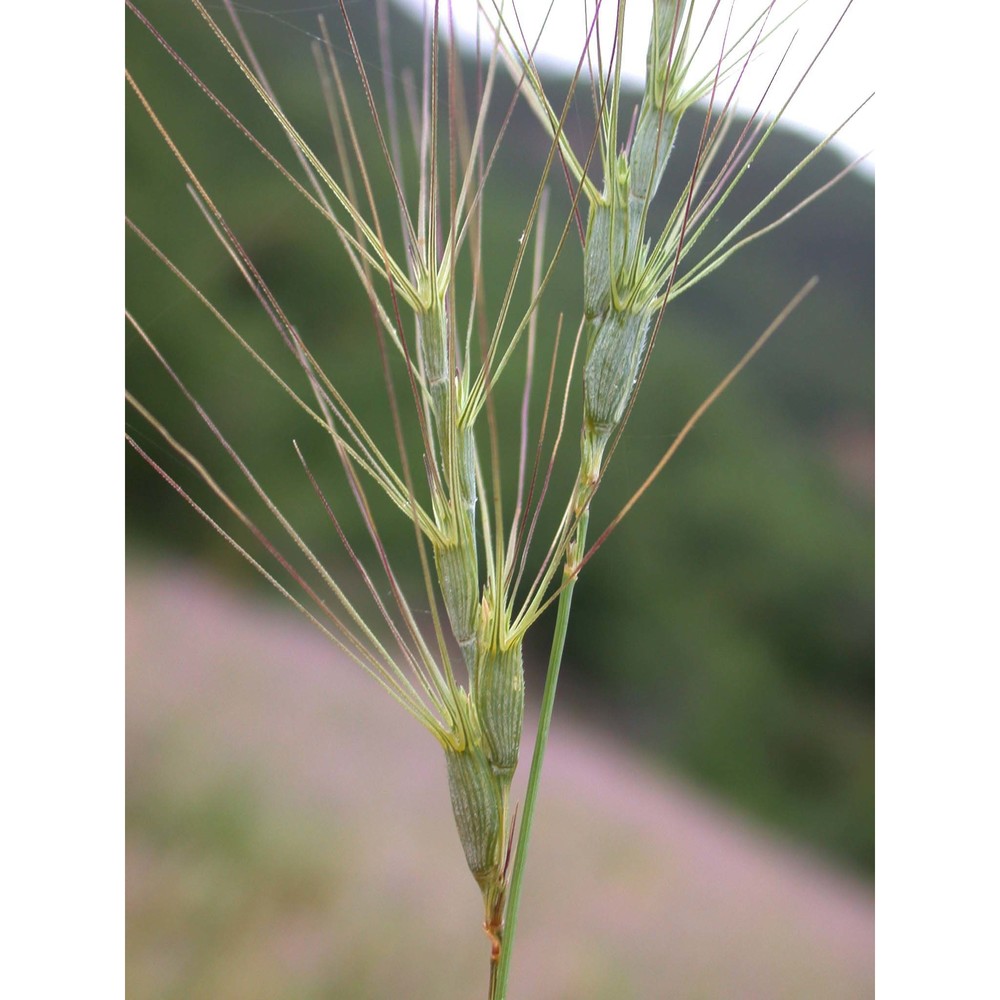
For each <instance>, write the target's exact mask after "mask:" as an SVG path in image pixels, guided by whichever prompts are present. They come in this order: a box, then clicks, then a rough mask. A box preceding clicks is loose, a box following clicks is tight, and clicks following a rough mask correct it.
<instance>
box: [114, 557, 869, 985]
mask: <svg viewBox="0 0 1000 1000" xmlns="http://www.w3.org/2000/svg"><path fill="white" fill-rule="evenodd" d="M127 611H128V642H127V652H128V657H127V659H128V731H127V743H126V750H127V754H128V761H129V768H128V785H127V791H128V811H127V820H128V837H127V844H126V874H127V903H128V929H129V932H128V941H127V960H128V962H127V969H128V971H127V988H128V995H129V997H133V998H135V1000H172V998H183V1000H330V998H338V1000H341V998H342V1000H355V998H356V1000H382V998H389V997H392V998H396V997H399V998H405V1000H468V998H469V997H470V996H481V995H483V994H484V993H485V981H486V977H485V972H486V962H487V955H488V943H487V940H486V937H485V936H484V934H483V932H482V929H481V926H480V919H481V901H480V898H479V893H478V890H477V889H476V886H475V883H474V882H473V881H472V879H471V878H470V877H469V874H468V870H467V869H466V867H465V864H464V859H463V857H462V850H461V847H460V845H459V840H458V836H457V834H456V832H455V829H454V826H453V822H452V817H451V810H450V806H449V801H448V791H447V783H446V782H445V780H444V763H443V760H442V756H441V751H440V749H439V748H438V746H437V745H436V744H435V743H434V741H433V740H432V739H430V738H429V737H428V736H427V734H426V733H425V732H424V731H423V730H422V729H421V728H420V726H419V725H417V724H416V723H415V722H414V721H413V720H411V719H405V720H402V721H401V719H400V713H399V711H398V708H397V706H396V705H394V704H393V703H392V702H391V701H390V700H389V699H388V698H386V697H385V696H384V694H383V692H381V691H380V690H379V689H378V688H376V687H375V685H373V684H371V683H369V682H368V679H367V678H366V677H364V676H362V675H361V674H360V673H359V671H357V670H356V669H355V667H354V665H353V664H351V663H350V662H347V661H345V660H344V658H343V657H341V656H339V655H338V654H336V653H335V651H333V650H331V648H330V646H329V644H328V643H327V642H326V641H325V640H324V639H323V638H322V636H320V635H319V634H318V633H315V632H312V631H310V630H308V629H303V628H302V623H301V621H299V620H298V616H297V615H296V614H295V612H293V611H292V610H291V609H287V608H283V607H280V606H277V607H276V606H274V605H273V604H267V603H264V602H263V601H261V600H254V599H248V597H247V595H245V594H244V595H240V594H238V593H235V592H234V588H233V587H232V586H231V585H230V586H226V585H223V583H222V582H220V580H218V579H213V576H212V574H210V573H206V572H205V571H204V570H203V569H199V570H196V569H194V568H193V567H191V566H186V567H181V566H177V565H170V564H164V563H162V562H160V563H158V564H157V565H156V566H155V567H150V566H138V565H135V564H133V567H132V572H131V574H130V579H129V587H128V595H127ZM547 765H548V771H547V778H546V783H545V794H544V795H543V797H542V800H541V802H540V804H539V809H538V813H537V818H536V823H535V834H534V837H533V840H532V850H531V857H530V859H529V863H528V877H527V879H526V881H525V892H524V896H523V905H522V912H521V918H520V924H519V926H520V931H519V939H518V941H519V943H518V948H517V954H516V957H515V959H514V963H513V970H512V971H513V975H512V982H511V995H512V996H516V997H518V998H519V1000H570V998H572V1000H656V998H668V997H669V998H670V1000H731V998H735V997H739V998H740V1000H804V998H808V1000H865V998H867V997H871V996H873V995H874V992H873V976H874V906H873V900H872V893H871V890H870V888H869V887H867V886H866V885H864V884H863V883H861V882H860V880H857V879H854V878H850V877H847V876H844V875H842V874H838V873H834V872H831V871H830V870H829V869H827V868H826V867H825V866H823V865H819V864H817V863H816V862H815V860H814V859H811V858H809V857H805V856H803V855H802V854H801V853H800V852H798V851H796V850H794V849H793V848H791V847H790V845H789V844H788V843H787V842H784V843H782V842H781V841H780V840H777V839H775V838H771V837H767V836H764V835H763V834H762V833H761V831H760V830H759V829H755V828H754V827H753V826H752V825H751V824H748V823H745V822H741V821H740V820H739V819H738V818H736V817H734V816H733V815H732V813H731V812H730V811H729V810H726V809H723V808H720V807H718V806H717V805H715V804H714V803H710V802H707V801H705V800H704V798H703V797H702V796H700V795H697V794H695V793H694V792H692V790H691V789H690V788H688V787H686V786H685V784H684V783H683V782H682V781H680V780H678V779H677V777H676V776H675V775H672V774H670V773H669V772H665V771H664V769H663V768H655V769H653V768H649V767H647V766H646V765H645V764H644V763H643V762H642V761H641V760H639V759H638V758H637V757H636V755H635V754H634V753H631V752H629V750H628V749H627V748H625V747H622V746H621V745H619V744H617V743H616V742H614V741H610V740H606V739H600V738H595V736H594V734H593V733H592V732H590V731H588V730H587V729H585V728H583V727H580V726H579V725H576V724H574V723H572V722H570V721H569V720H567V719H566V717H565V715H563V716H562V717H561V718H560V720H559V725H557V726H556V727H555V730H554V731H553V735H552V743H551V745H550V752H549V757H548V759H547ZM523 781H524V775H523V774H522V775H521V780H520V781H518V782H517V783H516V786H515V790H516V791H517V793H518V794H519V795H520V794H521V789H522V788H523Z"/></svg>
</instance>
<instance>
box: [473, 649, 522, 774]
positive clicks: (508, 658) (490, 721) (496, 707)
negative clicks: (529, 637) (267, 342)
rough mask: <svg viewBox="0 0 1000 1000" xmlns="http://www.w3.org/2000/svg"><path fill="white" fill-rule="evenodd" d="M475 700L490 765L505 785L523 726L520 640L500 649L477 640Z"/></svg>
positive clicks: (512, 767)
mask: <svg viewBox="0 0 1000 1000" xmlns="http://www.w3.org/2000/svg"><path fill="white" fill-rule="evenodd" d="M475 697H476V708H477V710H478V713H479V724H480V726H481V727H482V730H483V740H484V742H485V745H486V751H487V756H488V757H489V761H490V764H492V765H493V768H494V770H495V771H496V772H497V774H499V775H501V776H502V777H504V778H505V779H506V780H507V781H508V782H509V781H510V778H511V776H512V775H513V773H514V769H515V768H516V767H517V758H518V751H519V750H520V746H521V727H522V725H523V723H524V660H523V656H522V651H521V640H520V639H517V640H516V641H514V642H513V643H512V644H511V645H509V646H504V645H500V644H496V643H494V642H491V641H490V640H489V639H488V638H486V637H481V638H480V641H479V644H478V649H477V655H476V687H475Z"/></svg>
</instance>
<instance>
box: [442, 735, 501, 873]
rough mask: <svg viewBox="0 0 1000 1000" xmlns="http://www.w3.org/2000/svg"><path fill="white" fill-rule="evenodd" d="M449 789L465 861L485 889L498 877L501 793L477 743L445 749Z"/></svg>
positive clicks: (484, 755)
mask: <svg viewBox="0 0 1000 1000" xmlns="http://www.w3.org/2000/svg"><path fill="white" fill-rule="evenodd" d="M445 762H446V764H447V766H448V789H449V791H450V792H451V808H452V812H453V813H454V814H455V825H456V826H457V827H458V836H459V839H460V840H461V841H462V849H463V850H464V851H465V860H466V862H467V863H468V865H469V870H470V871H471V872H472V874H473V876H474V877H475V879H476V881H477V882H478V883H479V885H480V886H481V887H483V888H484V889H485V887H486V886H488V885H490V884H492V883H493V882H495V881H496V880H497V877H498V873H499V870H500V864H501V850H502V848H501V845H502V842H503V840H502V835H501V833H502V827H503V798H504V797H503V792H502V790H501V787H500V783H499V781H498V779H497V777H496V775H495V774H494V773H493V768H492V767H491V766H490V762H489V761H488V760H487V759H486V754H485V753H484V752H483V749H482V747H481V746H479V745H478V744H473V743H469V744H467V745H466V747H465V749H463V750H457V751H456V750H447V749H446V750H445Z"/></svg>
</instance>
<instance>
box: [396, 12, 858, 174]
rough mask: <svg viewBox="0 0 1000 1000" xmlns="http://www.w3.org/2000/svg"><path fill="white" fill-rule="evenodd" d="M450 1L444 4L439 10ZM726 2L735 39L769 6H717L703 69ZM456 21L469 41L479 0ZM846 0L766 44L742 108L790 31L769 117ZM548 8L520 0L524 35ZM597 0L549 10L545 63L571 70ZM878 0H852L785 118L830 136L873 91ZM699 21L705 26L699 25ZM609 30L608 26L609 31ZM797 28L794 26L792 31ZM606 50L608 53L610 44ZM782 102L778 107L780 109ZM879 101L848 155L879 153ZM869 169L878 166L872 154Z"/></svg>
mask: <svg viewBox="0 0 1000 1000" xmlns="http://www.w3.org/2000/svg"><path fill="white" fill-rule="evenodd" d="M397 2H399V3H402V4H403V5H405V6H408V7H410V8H412V9H415V10H417V11H420V10H421V9H422V8H423V5H424V0H397ZM446 2H447V0H442V9H443V8H444V7H445V5H446ZM729 2H732V4H733V8H734V14H733V21H732V27H731V28H730V32H729V37H730V38H731V39H732V38H734V37H738V36H739V34H740V32H739V31H734V28H735V27H736V26H738V25H744V26H746V25H747V24H748V23H749V22H750V21H752V20H753V19H754V17H756V15H757V14H758V13H759V12H760V11H761V10H762V8H763V7H764V6H765V0H726V2H724V3H721V4H720V5H719V11H718V13H717V15H716V21H717V24H716V25H715V29H716V30H715V31H714V33H713V34H711V35H710V36H709V39H710V40H709V41H706V43H705V45H704V46H703V47H702V49H701V51H700V57H699V62H698V65H700V66H701V67H703V69H704V71H705V72H708V71H710V70H711V68H712V67H713V66H714V63H715V61H716V59H717V58H718V53H719V51H720V48H721V43H722V37H723V36H722V31H723V29H724V28H725V19H726V18H727V17H728V14H729V9H730V8H729ZM451 3H452V8H453V11H454V17H455V22H456V25H457V27H458V30H459V33H460V34H462V35H464V36H465V37H467V38H469V39H472V38H474V37H475V18H476V10H477V3H476V0H451ZM511 4H512V0H507V3H506V10H507V11H508V12H509V11H510V9H511ZM796 5H797V3H796V0H777V2H776V3H775V4H774V10H773V12H772V13H771V15H770V18H769V24H777V23H778V22H780V21H781V18H782V17H783V16H785V15H787V14H788V13H789V12H791V11H793V10H794V8H795V6H796ZM845 5H846V0H807V2H806V3H805V5H804V6H803V8H802V9H801V10H799V11H798V12H797V13H795V14H793V15H792V17H791V20H790V22H789V24H788V25H785V26H783V27H782V28H781V30H780V31H779V32H778V33H777V34H776V35H775V36H774V37H773V38H771V39H770V40H769V41H768V42H767V43H766V44H765V45H764V46H763V49H762V51H761V54H759V55H758V57H757V59H756V60H755V64H754V65H752V66H751V67H750V68H749V69H748V71H747V74H745V75H744V78H743V81H742V83H741V85H740V90H741V93H742V94H743V95H744V101H743V102H742V103H743V104H744V106H748V107H749V108H752V107H753V106H754V105H755V104H756V102H757V100H758V99H759V98H760V95H761V93H762V92H763V90H764V89H765V88H766V86H767V83H768V81H769V80H770V77H771V75H772V73H773V72H774V68H775V66H776V65H777V63H778V61H779V60H780V58H781V54H782V52H783V51H784V49H785V47H786V45H787V44H788V41H789V40H790V39H791V38H792V35H793V31H794V30H797V31H798V35H797V37H796V38H795V41H794V43H793V46H792V50H791V52H790V53H789V56H788V58H787V59H786V61H785V64H784V66H783V67H782V69H781V73H780V75H779V77H778V79H777V80H776V81H775V84H774V86H773V88H772V94H773V95H774V96H773V97H771V96H769V98H768V100H767V102H766V105H765V106H766V107H767V108H769V109H770V110H771V111H772V112H774V111H777V109H778V107H779V106H780V102H778V98H779V97H780V98H781V99H782V100H783V99H784V98H785V97H787V95H788V93H789V92H790V91H791V90H792V89H793V88H794V86H795V83H796V81H797V80H798V78H799V77H800V76H801V74H802V72H803V71H804V70H805V68H806V66H807V65H808V64H809V61H810V60H811V58H812V57H813V56H814V55H815V53H816V52H817V50H818V49H819V47H820V46H821V45H822V43H823V41H824V39H825V38H826V37H827V35H828V34H829V33H830V31H831V29H832V28H833V26H834V25H835V24H836V22H837V19H838V17H839V16H840V14H841V13H842V12H843V9H844V7H845ZM713 6H714V4H713V3H712V2H710V0H700V2H699V5H698V6H697V7H696V8H695V10H696V15H697V14H698V13H701V14H702V15H703V17H704V18H707V17H708V14H709V12H710V11H711V10H712V7H713ZM547 8H548V4H547V3H546V2H545V0H521V2H519V3H516V9H517V12H518V17H519V18H520V22H521V26H522V28H523V30H524V33H525V35H526V36H527V37H528V38H529V40H533V39H534V38H535V37H536V36H537V35H538V32H539V31H540V30H541V28H542V22H543V18H544V13H545V11H546V9H547ZM593 8H594V4H593V0H588V2H584V0H553V3H552V12H551V15H550V17H549V22H548V24H547V25H546V26H545V29H544V31H543V32H542V36H541V39H540V42H539V46H538V49H537V59H538V62H539V63H540V64H542V65H545V64H548V65H552V64H556V65H562V66H566V67H569V68H573V67H575V66H576V63H577V61H578V59H579V57H580V52H581V51H582V47H583V41H584V38H585V36H586V26H585V12H587V11H589V12H592V11H593ZM615 9H616V0H603V2H602V7H601V21H602V31H603V37H604V38H606V39H607V40H608V42H610V40H611V39H612V38H613V33H614V17H615ZM651 11H652V0H628V15H629V16H628V19H627V21H626V35H625V43H624V51H625V67H626V70H631V74H630V75H631V76H632V77H633V79H635V80H636V81H638V82H641V80H642V77H643V75H644V73H645V60H646V43H647V40H648V37H649V22H650V16H651ZM874 15H875V2H874V0H854V3H853V4H852V5H851V7H850V9H849V10H848V11H847V13H846V15H845V17H844V19H843V22H842V23H841V25H840V27H839V29H838V30H837V32H836V34H835V35H834V37H833V39H832V41H831V42H830V44H829V45H828V46H827V48H826V50H825V51H824V52H823V54H822V55H821V56H820V58H819V61H818V62H817V63H816V65H815V66H814V68H813V70H812V71H811V73H810V75H809V78H808V79H807V80H806V81H805V83H804V84H803V85H802V87H801V89H800V90H799V92H798V93H797V94H796V96H795V98H794V100H793V102H792V104H791V105H790V106H789V108H788V110H787V111H786V112H785V119H786V121H788V122H790V123H794V124H795V125H797V126H799V127H800V128H803V129H805V130H806V131H808V132H809V133H810V134H811V135H813V136H815V137H817V138H819V137H822V136H824V135H826V134H828V133H829V132H831V131H833V129H835V128H836V127H837V126H838V125H839V124H840V123H841V122H842V121H843V120H844V119H845V118H847V116H848V115H849V114H850V113H851V112H852V111H853V110H854V109H855V108H856V107H857V106H858V105H859V104H860V103H861V102H862V101H863V100H864V99H865V98H866V97H867V96H868V95H869V94H870V93H872V92H873V91H874V89H875V80H874V78H875V43H876V32H875V26H874ZM699 23H704V22H703V21H702V22H699ZM605 25H606V27H603V26H605ZM793 25H794V27H793ZM604 51H605V52H606V51H608V48H607V44H605V46H604ZM776 103H777V106H776ZM874 103H875V102H874V100H872V101H870V102H869V103H868V105H867V106H866V107H865V108H863V109H862V110H861V111H860V112H859V113H858V115H857V116H856V117H855V120H853V121H852V122H850V123H849V124H848V125H847V126H846V127H845V129H844V131H843V132H842V133H841V134H840V135H839V136H838V141H839V142H840V143H841V146H842V148H844V150H845V152H848V153H853V155H860V154H862V153H869V152H872V151H873V150H874V148H875V114H874ZM868 165H869V168H870V169H874V156H870V157H869V161H868Z"/></svg>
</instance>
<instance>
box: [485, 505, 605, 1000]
mask: <svg viewBox="0 0 1000 1000" xmlns="http://www.w3.org/2000/svg"><path fill="white" fill-rule="evenodd" d="M589 518H590V513H589V511H585V512H584V513H583V514H582V515H581V516H580V520H579V522H578V524H577V529H576V538H575V539H574V542H573V546H572V548H571V550H570V552H569V553H568V554H567V559H566V566H567V573H570V574H571V575H570V579H569V580H568V581H567V582H566V586H565V587H564V588H563V591H562V593H561V594H560V595H559V603H558V607H557V610H556V627H555V632H554V633H553V636H552V647H551V649H550V651H549V666H548V670H547V672H546V674H545V688H544V690H543V691H542V704H541V707H540V709H539V715H538V730H537V732H536V734H535V748H534V751H533V753H532V755H531V770H530V771H529V772H528V787H527V791H526V792H525V796H524V808H523V811H522V814H521V829H520V830H519V831H518V836H517V847H516V848H515V851H514V861H513V865H512V868H511V876H510V888H509V889H508V894H507V912H506V919H505V924H504V928H503V932H502V937H501V947H500V960H499V963H498V964H497V965H496V967H495V970H491V975H490V1000H506V997H507V981H508V978H509V976H510V959H511V952H512V951H513V949H514V932H515V930H516V928H517V914H518V907H519V904H520V901H521V882H522V880H523V878H524V866H525V862H526V860H527V856H528V842H529V840H530V838H531V826H532V822H533V820H534V816H535V802H536V801H537V799H538V788H539V785H540V783H541V777H542V763H543V761H544V758H545V749H546V746H547V745H548V740H549V727H550V726H551V724H552V709H553V707H554V706H555V701H556V686H557V685H558V683H559V668H560V667H561V666H562V657H563V648H564V647H565V645H566V631H567V629H568V628H569V615H570V609H571V607H572V604H573V590H574V588H575V587H576V572H577V569H576V568H577V564H578V563H579V560H580V559H581V558H582V557H583V553H584V551H585V550H586V543H587V522H588V520H589ZM494 971H495V975H494V974H493V972H494Z"/></svg>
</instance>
